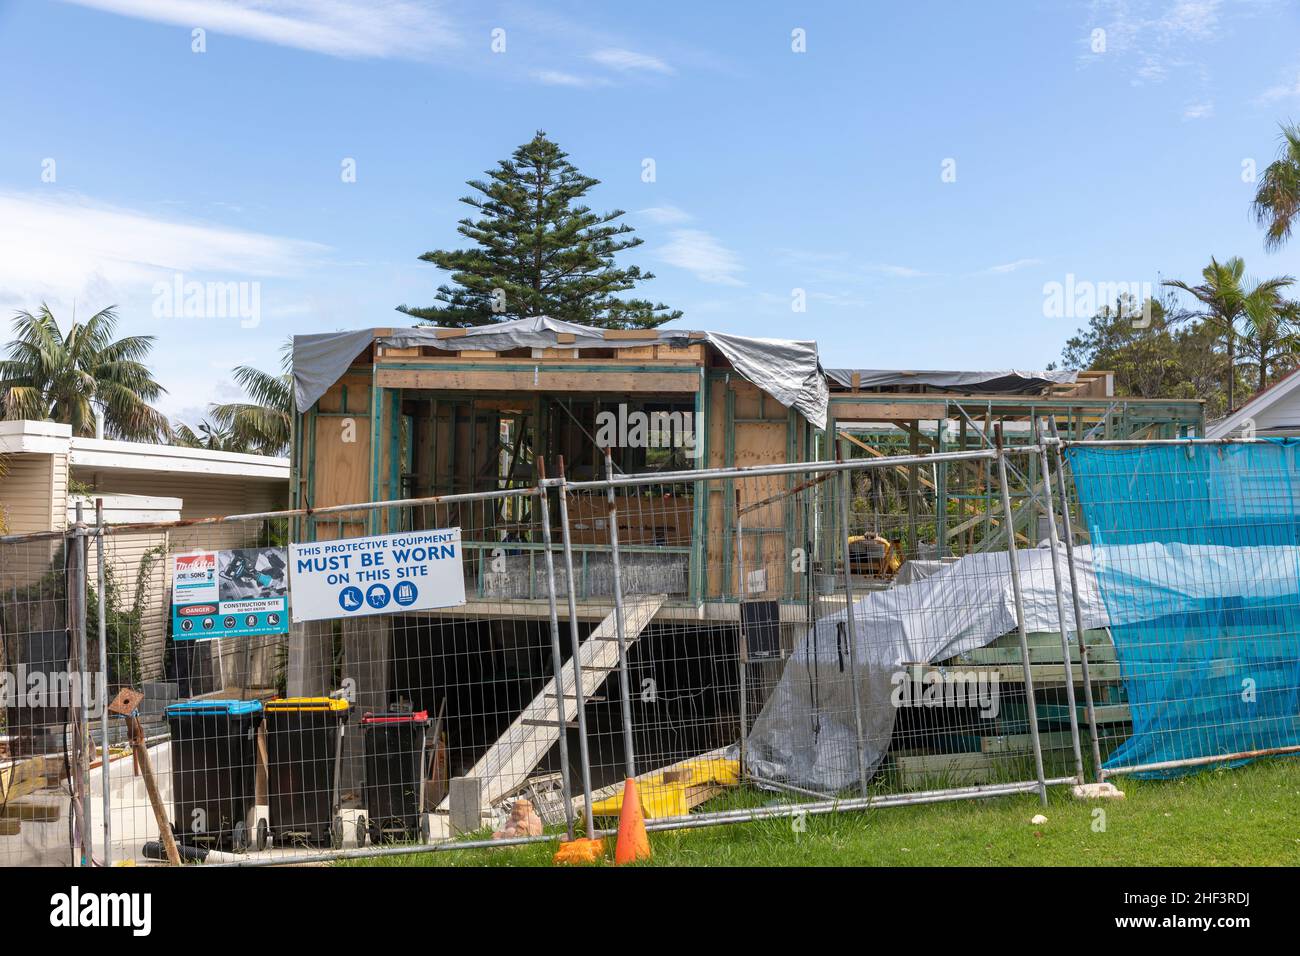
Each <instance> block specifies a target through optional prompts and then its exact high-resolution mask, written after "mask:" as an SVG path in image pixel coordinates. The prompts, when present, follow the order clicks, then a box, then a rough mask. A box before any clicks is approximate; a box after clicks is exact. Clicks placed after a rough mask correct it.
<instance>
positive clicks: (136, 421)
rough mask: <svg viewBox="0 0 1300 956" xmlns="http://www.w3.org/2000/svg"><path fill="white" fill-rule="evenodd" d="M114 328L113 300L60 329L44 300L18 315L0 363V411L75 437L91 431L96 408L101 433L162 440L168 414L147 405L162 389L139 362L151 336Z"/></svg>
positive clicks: (142, 439)
mask: <svg viewBox="0 0 1300 956" xmlns="http://www.w3.org/2000/svg"><path fill="white" fill-rule="evenodd" d="M116 328H117V312H116V310H115V309H114V308H113V307H112V306H109V307H108V308H106V309H101V310H100V311H98V312H96V313H95V314H94V315H92V316H91V317H90V318H89V319H87V320H86V321H85V322H75V321H74V322H72V323H71V324H70V325H69V326H68V331H67V332H66V333H64V332H62V331H61V330H60V329H59V323H58V321H57V320H56V319H55V317H54V314H53V313H52V312H51V311H50V309H49V306H47V305H44V304H42V305H41V307H40V308H39V309H38V310H37V311H36V312H35V313H34V314H33V313H31V312H19V313H17V315H15V317H14V339H13V340H12V341H11V342H10V343H9V345H8V353H9V357H8V359H6V360H5V361H0V415H2V417H4V418H7V419H19V418H29V419H36V420H42V421H56V422H63V423H65V424H68V425H71V426H72V433H73V434H74V435H80V436H91V435H94V434H95V411H96V407H98V408H100V409H102V410H103V414H104V434H105V435H107V436H108V437H110V438H120V439H124V440H127V441H148V442H157V441H166V440H167V437H168V434H169V431H168V426H167V419H166V417H165V416H164V415H163V414H162V413H161V412H159V411H158V410H157V409H156V408H154V407H153V406H152V405H151V404H149V403H150V402H153V401H156V400H157V399H158V398H159V396H161V395H162V394H163V393H164V392H165V389H164V388H163V387H162V386H161V385H159V384H158V383H157V382H156V381H155V380H154V378H153V374H152V373H151V372H150V371H149V368H148V366H147V365H145V364H144V360H145V359H146V358H148V356H149V352H150V351H151V350H152V349H153V341H154V338H153V336H152V335H129V336H126V337H125V338H121V339H114V338H113V332H114V331H115V330H116Z"/></svg>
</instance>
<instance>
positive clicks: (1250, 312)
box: [1165, 256, 1295, 412]
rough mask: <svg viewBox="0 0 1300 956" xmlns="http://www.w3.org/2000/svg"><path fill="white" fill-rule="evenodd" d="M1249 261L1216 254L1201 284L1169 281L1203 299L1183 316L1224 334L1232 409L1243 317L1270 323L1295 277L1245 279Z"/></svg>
mask: <svg viewBox="0 0 1300 956" xmlns="http://www.w3.org/2000/svg"><path fill="white" fill-rule="evenodd" d="M1245 271H1246V264H1245V262H1243V261H1242V259H1241V257H1240V256H1233V257H1232V258H1231V259H1226V260H1224V261H1223V262H1219V261H1218V260H1217V259H1215V258H1214V257H1211V258H1210V264H1209V265H1208V266H1206V267H1205V268H1204V269H1202V270H1201V278H1202V279H1203V281H1202V282H1201V284H1200V285H1189V284H1188V283H1186V282H1183V281H1181V280H1179V279H1171V280H1168V281H1166V282H1165V285H1167V286H1170V287H1172V288H1175V289H1181V290H1182V291H1183V292H1187V293H1190V294H1191V295H1192V296H1193V298H1195V299H1196V300H1197V302H1199V303H1200V306H1199V307H1198V308H1192V309H1188V310H1185V311H1183V312H1182V313H1180V316H1181V317H1182V318H1194V319H1198V320H1200V321H1203V322H1206V323H1208V324H1209V325H1210V326H1211V327H1212V328H1214V329H1215V330H1216V331H1217V332H1218V333H1219V334H1220V335H1221V336H1223V340H1224V344H1225V350H1224V351H1225V354H1226V358H1227V371H1226V378H1227V391H1228V411H1229V412H1232V411H1233V410H1234V409H1235V408H1236V388H1235V386H1236V378H1237V343H1238V339H1239V338H1240V336H1241V334H1242V330H1241V328H1240V327H1239V323H1241V322H1242V321H1243V320H1245V321H1246V322H1248V323H1250V324H1252V325H1254V324H1255V323H1267V322H1268V321H1269V318H1268V317H1269V316H1270V315H1274V314H1276V312H1277V310H1278V309H1279V308H1281V306H1282V301H1283V300H1282V297H1281V290H1282V289H1284V288H1286V287H1287V286H1289V285H1291V283H1292V282H1294V281H1295V280H1294V279H1292V278H1291V277H1290V276H1278V277H1276V278H1272V279H1265V280H1263V281H1262V282H1249V281H1247V280H1246V279H1245V277H1244V276H1245Z"/></svg>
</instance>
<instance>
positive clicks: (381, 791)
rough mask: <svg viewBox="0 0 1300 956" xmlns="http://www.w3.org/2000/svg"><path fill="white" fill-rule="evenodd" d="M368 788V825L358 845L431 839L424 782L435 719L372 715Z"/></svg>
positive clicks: (366, 723)
mask: <svg viewBox="0 0 1300 956" xmlns="http://www.w3.org/2000/svg"><path fill="white" fill-rule="evenodd" d="M361 729H362V733H363V734H364V735H365V745H366V746H365V758H364V762H363V765H362V766H363V771H364V773H363V777H364V779H363V786H362V792H363V794H364V796H365V804H366V812H365V819H364V820H358V821H357V845H358V846H362V845H364V844H365V838H366V836H369V837H370V842H371V843H388V842H395V841H400V840H414V839H415V838H416V837H419V838H420V839H421V840H422V841H425V840H427V839H428V837H429V833H428V829H427V827H428V823H427V820H426V818H425V816H424V778H425V776H426V773H425V770H426V764H425V759H426V754H427V752H428V744H429V741H428V732H429V714H428V712H427V711H423V710H420V711H416V712H415V713H410V712H407V713H395V712H394V713H387V714H366V715H365V716H364V717H362V718H361Z"/></svg>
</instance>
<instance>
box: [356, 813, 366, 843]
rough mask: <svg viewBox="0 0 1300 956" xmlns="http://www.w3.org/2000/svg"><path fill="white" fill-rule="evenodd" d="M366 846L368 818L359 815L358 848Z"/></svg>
mask: <svg viewBox="0 0 1300 956" xmlns="http://www.w3.org/2000/svg"><path fill="white" fill-rule="evenodd" d="M365 845H366V818H365V815H364V814H360V813H359V814H357V847H358V848H360V847H363V846H365Z"/></svg>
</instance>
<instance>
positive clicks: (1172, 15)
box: [1079, 0, 1259, 86]
mask: <svg viewBox="0 0 1300 956" xmlns="http://www.w3.org/2000/svg"><path fill="white" fill-rule="evenodd" d="M1258 6H1259V5H1258V4H1253V3H1236V4H1231V5H1229V4H1227V3H1225V0H1173V2H1170V0H1094V2H1093V3H1092V5H1091V7H1092V17H1091V20H1092V23H1091V27H1098V28H1101V29H1102V30H1104V31H1105V37H1106V50H1105V52H1104V53H1095V52H1093V50H1092V46H1091V44H1092V42H1093V40H1092V34H1091V30H1089V31H1087V32H1085V34H1084V35H1083V36H1082V37H1081V38H1080V43H1081V44H1082V45H1083V47H1084V49H1085V50H1086V52H1084V53H1082V54H1081V55H1080V57H1079V62H1080V63H1083V64H1093V63H1105V62H1107V61H1109V60H1112V59H1119V60H1121V61H1123V60H1127V58H1129V57H1132V58H1133V59H1134V60H1136V61H1137V65H1136V66H1135V67H1134V68H1133V83H1134V85H1137V86H1140V85H1142V84H1144V83H1163V82H1164V81H1165V80H1166V79H1168V78H1169V76H1170V73H1171V72H1172V71H1174V70H1184V69H1191V70H1194V71H1197V72H1198V73H1203V72H1204V67H1202V66H1201V64H1200V63H1198V62H1197V61H1196V59H1195V55H1194V52H1193V51H1194V48H1195V47H1196V46H1197V45H1199V44H1204V43H1209V42H1212V41H1214V40H1217V39H1219V38H1220V37H1221V36H1222V35H1223V34H1224V33H1225V32H1226V30H1227V28H1228V25H1227V24H1226V23H1225V21H1226V20H1228V19H1229V17H1230V16H1231V17H1233V18H1236V17H1250V16H1253V15H1255V14H1256V13H1258V12H1259V10H1258V9H1256V8H1257V7H1258ZM1230 7H1231V9H1230ZM1202 79H1204V77H1202Z"/></svg>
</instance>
